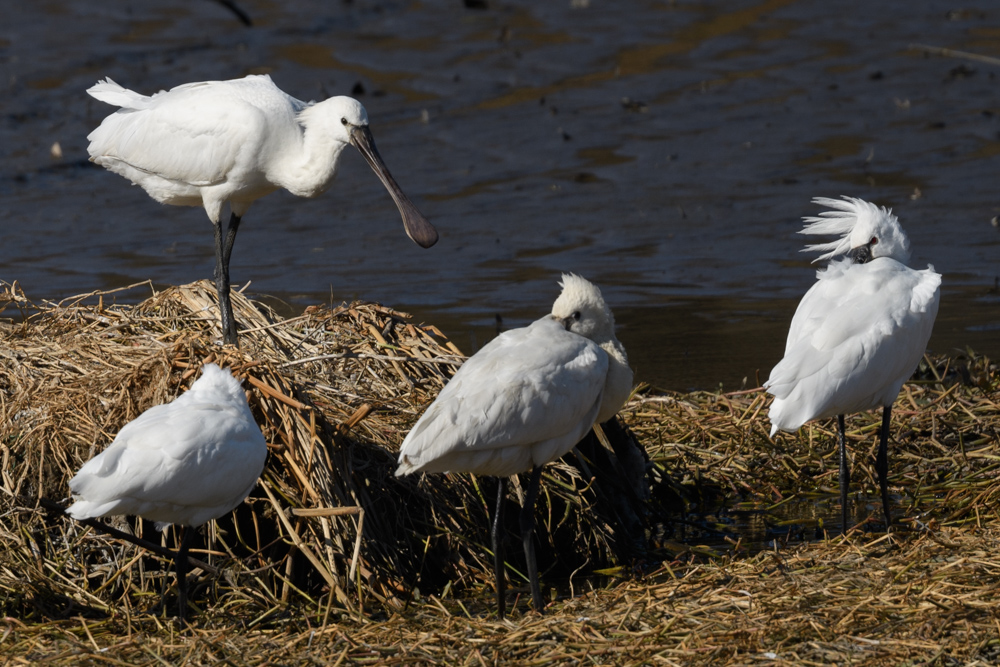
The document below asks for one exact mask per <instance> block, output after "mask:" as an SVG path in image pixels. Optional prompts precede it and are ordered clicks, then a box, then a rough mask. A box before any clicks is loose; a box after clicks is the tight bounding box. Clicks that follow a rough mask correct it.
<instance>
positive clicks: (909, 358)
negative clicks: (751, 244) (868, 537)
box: [764, 197, 941, 531]
mask: <svg viewBox="0 0 1000 667" xmlns="http://www.w3.org/2000/svg"><path fill="white" fill-rule="evenodd" d="M813 202H814V203H815V204H818V205H820V206H827V207H829V208H831V209H832V210H829V211H824V212H822V213H820V215H819V217H808V218H805V221H806V222H807V223H810V224H808V225H806V227H805V228H804V229H802V231H801V232H799V233H801V234H831V235H832V234H839V235H841V238H840V239H838V240H836V241H832V242H830V243H822V244H816V245H809V246H806V248H805V250H804V251H803V252H808V251H817V252H821V253H823V254H822V255H820V256H819V257H818V258H817V259H816V260H814V261H819V260H822V259H831V258H834V257H837V256H840V255H847V256H848V257H846V258H844V259H840V260H837V261H833V262H831V263H830V264H829V266H827V267H826V268H825V269H821V270H820V271H818V272H817V278H818V280H817V281H816V284H815V285H813V286H812V288H811V289H810V290H809V291H808V292H806V295H805V296H804V297H802V301H801V302H800V303H799V307H798V308H797V309H796V311H795V315H794V317H793V318H792V324H791V326H790V327H789V330H788V341H787V343H786V345H785V356H784V358H783V359H782V360H781V361H780V362H778V365H777V366H775V367H774V369H773V370H772V371H771V375H770V377H769V378H768V380H767V382H765V383H764V388H765V389H766V390H767V391H768V392H769V393H770V394H772V395H773V396H774V402H773V403H771V408H770V412H769V417H770V419H771V436H772V437H773V436H774V434H775V433H777V432H778V430H782V431H795V430H797V429H798V428H799V427H801V426H802V425H803V424H804V423H806V422H807V421H810V420H812V419H826V418H828V417H836V418H837V433H838V440H839V446H840V452H839V460H840V502H841V516H842V519H843V530H845V531H846V530H847V486H848V483H849V479H850V471H849V469H848V464H847V449H846V443H845V436H844V415H845V414H848V413H853V412H861V411H863V410H871V409H874V408H878V407H881V408H882V429H881V434H880V441H879V448H878V455H877V457H876V459H875V470H876V472H877V473H878V476H879V486H880V487H881V491H882V509H883V511H884V512H885V524H886V530H888V528H889V526H890V524H891V522H892V518H891V514H890V512H889V491H888V480H887V476H888V473H889V463H888V452H887V449H888V440H889V416H890V413H891V411H892V403H893V401H895V400H896V396H897V395H898V394H899V390H900V389H901V388H902V386H903V382H905V381H906V380H907V379H909V377H910V376H911V375H913V371H915V370H916V368H917V365H918V364H919V363H920V359H921V358H922V357H923V355H924V352H925V351H926V349H927V341H928V340H929V339H930V336H931V329H932V327H933V326H934V318H935V317H936V316H937V310H938V300H939V296H940V286H941V276H940V275H939V274H937V273H935V272H934V267H932V266H928V268H927V269H926V270H924V271H916V270H914V269H911V268H909V267H908V266H907V265H906V262H907V261H909V258H910V242H909V240H908V239H907V238H906V234H905V233H904V232H903V228H902V227H901V226H900V225H899V221H898V220H897V219H896V216H894V215H892V212H891V211H889V210H887V209H885V208H880V207H878V206H875V205H874V204H871V203H869V202H866V201H863V200H861V199H854V198H852V197H844V198H843V200H838V199H827V198H822V197H821V198H817V199H814V200H813Z"/></svg>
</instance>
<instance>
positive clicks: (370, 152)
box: [351, 126, 438, 248]
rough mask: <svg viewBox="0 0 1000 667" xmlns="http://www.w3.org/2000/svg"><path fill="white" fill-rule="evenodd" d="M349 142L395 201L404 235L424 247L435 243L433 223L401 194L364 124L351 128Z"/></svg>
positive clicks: (435, 235)
mask: <svg viewBox="0 0 1000 667" xmlns="http://www.w3.org/2000/svg"><path fill="white" fill-rule="evenodd" d="M351 143H353V144H354V147H355V148H357V149H358V150H359V151H361V154H362V155H364V156H365V159H366V160H367V161H368V164H369V165H370V166H371V168H372V169H373V170H374V171H375V174H376V175H377V176H378V177H379V180H381V181H382V185H384V186H385V189H386V190H388V191H389V194H390V195H391V196H392V199H393V201H395V202H396V206H397V208H399V214H400V215H401V216H403V227H405V228H406V235H407V236H409V237H410V238H411V239H413V241H414V242H415V243H416V244H417V245H419V246H421V247H424V248H430V247H431V246H432V245H434V244H435V243H437V240H438V233H437V230H436V229H434V225H432V224H431V223H429V222H428V221H427V218H425V217H424V216H423V215H421V213H420V211H418V210H417V207H416V206H414V205H413V202H411V201H410V198H409V197H407V196H406V195H405V194H403V191H402V190H401V189H400V187H399V185H398V184H397V183H396V180H395V179H394V178H393V177H392V174H390V173H389V170H388V169H387V168H386V166H385V163H384V162H382V156H380V155H379V154H378V149H377V148H375V138H374V137H372V133H371V131H370V130H369V129H368V128H367V127H365V126H362V127H355V128H353V129H352V130H351Z"/></svg>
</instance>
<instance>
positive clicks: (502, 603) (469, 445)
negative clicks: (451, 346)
mask: <svg viewBox="0 0 1000 667" xmlns="http://www.w3.org/2000/svg"><path fill="white" fill-rule="evenodd" d="M561 285H562V288H563V289H562V292H561V293H560V295H559V297H558V298H557V299H556V301H555V303H554V304H553V306H552V313H551V314H549V315H546V316H545V317H543V318H541V319H539V320H536V321H535V322H533V323H532V324H530V325H529V326H527V327H524V328H521V329H512V330H510V331H507V332H504V333H502V334H500V335H499V336H497V337H496V338H494V339H493V340H492V341H491V342H490V343H489V344H487V345H486V346H485V347H483V349H481V350H479V352H477V353H476V354H474V355H473V356H471V357H470V358H469V359H468V360H466V362H465V363H464V364H463V365H462V367H461V368H459V370H458V372H457V373H455V375H454V377H452V378H451V380H450V381H449V382H448V384H447V385H445V387H444V389H443V390H442V391H441V393H440V394H439V395H438V397H437V398H436V399H435V400H434V402H433V403H432V404H431V406H430V407H429V408H427V411H426V412H424V414H423V415H422V416H421V417H420V419H419V420H417V423H416V424H415V425H414V426H413V428H412V429H411V430H410V432H409V434H408V435H407V436H406V438H405V439H404V440H403V444H402V446H401V447H400V450H399V467H398V468H397V469H396V475H397V476H399V475H406V474H409V473H413V472H470V473H474V474H477V475H493V476H496V477H498V478H499V484H498V489H497V508H496V513H495V515H494V521H493V527H492V532H491V537H492V541H493V566H494V569H495V572H496V580H497V587H496V593H497V613H498V616H499V617H500V618H503V617H504V615H505V613H506V600H505V590H504V589H505V578H504V558H503V536H502V534H501V531H502V529H503V500H504V496H505V494H506V478H507V477H509V476H511V475H514V474H517V473H520V472H524V471H527V470H531V475H530V478H529V482H528V487H527V491H526V493H525V497H524V504H523V505H522V507H521V514H520V528H521V539H522V541H523V543H524V555H525V559H526V560H527V566H528V579H529V581H530V583H531V599H532V603H533V605H534V608H535V610H536V611H539V612H541V611H542V607H543V602H542V594H541V589H540V586H539V583H538V566H537V564H536V562H535V549H534V543H533V542H532V535H533V532H534V505H535V499H536V497H537V495H538V488H539V484H540V482H541V474H542V466H544V465H545V464H546V463H548V462H549V461H554V460H555V459H558V458H559V457H560V456H562V455H563V454H565V453H566V452H568V451H569V450H571V449H572V448H573V446H574V445H576V444H577V442H579V441H580V440H581V439H582V438H583V437H584V436H585V435H586V434H587V432H588V431H590V429H591V428H592V427H593V425H594V424H595V423H602V422H605V421H607V420H609V419H611V418H612V417H614V416H615V413H617V412H618V410H619V409H621V407H622V405H624V404H625V401H626V400H627V399H628V396H629V393H630V392H631V390H632V370H631V369H630V368H629V366H628V359H627V357H626V355H625V348H624V346H623V345H622V344H621V343H620V342H619V341H618V339H617V338H616V337H615V320H614V316H613V315H612V314H611V310H610V309H609V308H608V306H607V304H605V302H604V299H603V297H602V296H601V291H600V290H599V289H598V288H597V287H596V286H595V285H593V284H592V283H590V282H588V281H587V280H585V279H583V278H581V277H580V276H577V275H573V274H564V275H563V277H562V282H561Z"/></svg>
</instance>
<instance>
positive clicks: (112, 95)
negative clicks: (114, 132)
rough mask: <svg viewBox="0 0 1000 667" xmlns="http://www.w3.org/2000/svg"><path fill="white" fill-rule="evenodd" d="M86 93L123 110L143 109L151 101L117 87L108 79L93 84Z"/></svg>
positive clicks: (126, 89)
mask: <svg viewBox="0 0 1000 667" xmlns="http://www.w3.org/2000/svg"><path fill="white" fill-rule="evenodd" d="M87 93H88V94H89V95H90V96H91V97H93V98H95V99H98V100H100V101H102V102H105V103H107V104H111V105H113V106H116V107H122V108H124V109H145V108H146V107H147V106H149V100H150V99H151V98H149V97H146V96H145V95H140V94H139V93H137V92H135V91H132V90H129V89H128V88H123V87H121V86H119V85H118V84H117V83H115V82H114V81H112V80H111V78H110V77H108V78H106V79H102V80H101V81H98V82H97V83H95V84H94V85H93V86H91V87H90V88H88V89H87Z"/></svg>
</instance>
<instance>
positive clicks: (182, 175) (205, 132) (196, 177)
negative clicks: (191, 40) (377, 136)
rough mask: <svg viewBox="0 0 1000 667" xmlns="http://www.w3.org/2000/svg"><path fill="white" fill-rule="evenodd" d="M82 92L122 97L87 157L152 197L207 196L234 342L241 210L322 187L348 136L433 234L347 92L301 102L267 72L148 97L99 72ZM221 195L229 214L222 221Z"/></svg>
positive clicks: (203, 201) (176, 200)
mask: <svg viewBox="0 0 1000 667" xmlns="http://www.w3.org/2000/svg"><path fill="white" fill-rule="evenodd" d="M87 92H88V93H89V94H90V95H91V96H93V97H94V98H96V99H98V100H101V101H102V102H106V103H108V104H111V105H114V106H118V107H121V109H120V110H119V111H117V112H115V113H113V114H111V115H110V116H108V117H107V118H105V119H104V121H103V122H102V123H101V125H100V126H99V127H98V128H97V129H95V130H94V131H93V132H91V133H90V135H88V137H87V139H88V140H90V145H89V146H88V148H87V150H88V152H89V153H90V157H91V160H93V161H94V162H95V163H97V164H99V165H101V166H103V167H105V168H107V169H109V170H111V171H113V172H115V173H116V174H119V175H121V176H124V177H125V178H127V179H129V180H130V181H132V182H133V183H135V184H136V185H139V186H141V187H142V188H143V189H144V190H145V191H146V192H147V193H148V194H149V196H151V197H152V198H153V199H155V200H156V201H158V202H161V203H163V204H173V205H177V206H203V207H204V208H205V212H206V213H207V214H208V217H209V219H210V220H211V221H212V224H213V225H215V228H216V282H217V286H218V289H219V299H220V301H219V303H220V307H221V309H222V318H223V332H224V338H225V340H226V342H229V343H236V329H235V323H234V322H233V321H232V317H231V315H232V307H231V306H230V305H229V303H228V300H229V255H230V253H231V252H232V244H233V240H234V239H235V236H236V231H237V229H238V227H239V222H240V219H241V218H242V217H243V215H244V214H245V213H246V212H247V210H248V209H249V208H250V204H251V203H253V201H254V200H256V199H258V198H260V197H263V196H264V195H266V194H269V193H271V192H274V191H275V190H277V189H279V188H285V189H286V190H288V191H289V192H291V193H292V194H295V195H298V196H300V197H315V196H317V195H319V194H321V193H323V192H325V191H326V189H327V188H328V187H330V184H331V182H332V181H333V178H334V176H335V175H336V173H337V165H338V164H339V161H340V157H341V154H342V152H343V150H344V148H345V147H346V146H347V145H349V144H352V145H354V146H355V147H356V148H357V149H358V150H359V151H360V152H361V154H362V155H363V156H364V157H365V159H366V160H367V161H368V163H369V164H370V165H371V167H372V169H374V170H375V173H376V174H377V175H378V177H379V178H380V179H381V180H382V182H383V184H384V185H385V187H386V188H387V189H388V191H389V194H390V195H391V196H392V198H393V200H394V201H395V202H396V205H397V207H398V208H399V212H400V214H401V215H402V217H403V225H404V227H405V229H406V233H407V234H408V235H409V236H410V238H412V239H413V240H414V241H415V242H417V243H418V244H420V245H421V246H424V247H430V246H431V245H433V244H434V243H435V242H436V241H437V232H436V231H435V230H434V227H432V226H431V224H430V223H429V222H427V220H426V219H425V218H424V217H423V216H422V215H421V214H420V212H419V211H417V209H416V207H415V206H414V205H413V203H412V202H411V201H410V200H409V199H408V198H407V197H406V195H405V194H403V192H402V190H400V188H399V186H398V185H397V184H396V182H395V180H393V178H392V175H391V174H390V173H389V171H388V169H387V168H386V166H385V163H384V162H383V161H382V158H381V157H380V156H379V153H378V150H377V149H376V148H375V140H374V139H373V138H372V135H371V132H370V130H369V129H368V114H367V112H366V111H365V109H364V107H363V106H361V103H360V102H358V101H357V100H354V99H352V98H350V97H332V98H330V99H328V100H325V101H323V102H318V103H312V102H302V101H301V100H297V99H295V98H293V97H291V96H290V95H287V94H286V93H284V92H283V91H281V90H280V89H279V88H278V87H277V86H276V85H274V83H273V82H272V81H271V78H270V77H268V76H266V75H264V76H248V77H246V78H243V79H234V80H232V81H203V82H198V83H188V84H185V85H182V86H177V87H176V88H172V89H171V90H169V91H161V92H159V93H157V94H155V95H153V96H151V97H147V96H145V95H141V94H139V93H136V92H133V91H131V90H127V89H126V88H123V87H122V86H120V85H118V84H117V83H115V82H114V81H112V80H111V79H105V80H103V81H99V82H98V83H97V84H96V85H94V86H92V87H91V88H89V89H88V90H87ZM226 203H228V204H229V205H230V210H231V216H230V222H229V225H228V228H227V229H226V230H225V231H224V230H223V229H222V209H223V207H224V206H225V204H226ZM227 308H228V312H227Z"/></svg>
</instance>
